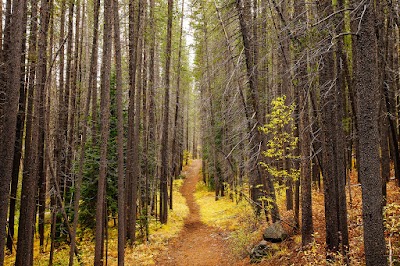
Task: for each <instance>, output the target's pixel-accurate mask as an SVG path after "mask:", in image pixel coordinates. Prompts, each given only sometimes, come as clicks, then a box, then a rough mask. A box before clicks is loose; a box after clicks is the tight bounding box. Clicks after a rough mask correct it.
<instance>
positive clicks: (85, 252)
mask: <svg viewBox="0 0 400 266" xmlns="http://www.w3.org/2000/svg"><path fill="white" fill-rule="evenodd" d="M183 181H184V180H182V179H179V180H175V181H174V192H173V193H174V194H173V196H174V209H173V210H172V211H170V212H169V216H168V224H166V225H162V224H161V223H160V222H158V221H156V220H154V219H153V220H151V221H150V225H149V231H150V237H149V241H148V242H143V241H142V242H138V243H136V245H135V246H134V247H127V248H126V249H125V264H126V265H154V264H155V261H154V258H155V256H157V255H158V254H159V253H160V252H162V251H163V250H165V249H166V246H167V243H168V241H169V239H171V238H173V237H175V236H177V235H178V234H179V232H180V231H181V229H182V228H183V225H184V219H185V217H187V215H188V214H189V208H188V206H187V204H186V199H185V198H184V197H183V196H182V194H181V193H180V192H179V188H180V187H181V186H182V184H183ZM47 235H49V229H47ZM78 238H80V239H78V242H79V243H78V248H79V251H80V253H81V263H82V265H93V259H94V238H93V235H92V234H91V233H90V232H86V233H83V235H81V236H79V237H78ZM34 245H35V249H34V265H39V266H40V265H48V262H49V253H50V240H49V239H48V240H47V241H46V244H45V247H44V250H43V252H40V251H39V240H38V239H37V238H35V243H34ZM106 246H107V247H106V250H107V256H106V257H107V264H108V265H117V263H118V231H117V227H116V226H114V223H113V222H110V225H109V229H108V241H107V244H106ZM75 261H76V262H77V260H76V258H75ZM14 262H15V254H11V255H7V256H6V259H5V265H7V266H11V265H14ZM68 262H69V246H68V245H66V244H64V245H61V246H60V247H58V248H57V249H56V250H55V252H54V261H53V265H59V266H64V265H68ZM75 264H76V265H78V264H77V263H75Z"/></svg>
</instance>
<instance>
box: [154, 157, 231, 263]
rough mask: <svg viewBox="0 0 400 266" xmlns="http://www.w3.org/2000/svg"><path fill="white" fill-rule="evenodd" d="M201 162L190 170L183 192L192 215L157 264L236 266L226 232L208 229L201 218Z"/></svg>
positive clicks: (195, 161) (196, 163)
mask: <svg viewBox="0 0 400 266" xmlns="http://www.w3.org/2000/svg"><path fill="white" fill-rule="evenodd" d="M200 170H201V160H194V161H193V162H192V164H191V165H190V166H189V167H188V169H187V173H186V179H185V182H184V183H183V185H182V187H181V193H182V195H183V196H184V197H185V198H186V202H187V204H188V206H189V211H190V213H189V215H188V217H187V218H186V219H185V225H184V228H183V230H182V232H181V233H180V234H179V235H178V237H176V238H174V239H173V240H171V242H170V243H169V244H168V248H167V250H166V251H165V252H164V253H163V254H161V255H160V256H159V257H158V258H157V259H156V265H177V266H186V265H187V266H225V265H234V264H235V263H234V259H233V258H232V255H230V252H229V248H228V243H227V242H226V240H224V239H223V237H224V236H223V234H222V232H220V231H218V230H217V229H215V228H213V227H210V226H207V225H206V224H204V223H203V222H202V221H201V219H200V211H199V206H198V204H197V203H196V201H195V198H194V195H193V194H194V192H195V190H196V184H197V182H199V181H200V178H201V177H200Z"/></svg>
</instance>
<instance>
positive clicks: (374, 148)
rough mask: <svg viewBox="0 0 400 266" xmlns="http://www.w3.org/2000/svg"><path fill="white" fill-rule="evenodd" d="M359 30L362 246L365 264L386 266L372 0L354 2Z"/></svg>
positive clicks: (357, 77) (357, 76)
mask: <svg viewBox="0 0 400 266" xmlns="http://www.w3.org/2000/svg"><path fill="white" fill-rule="evenodd" d="M353 4H354V6H356V7H358V9H357V12H356V14H355V15H356V17H357V18H362V19H361V20H360V21H359V32H358V35H357V36H355V37H354V46H355V51H356V53H355V57H354V62H355V64H356V68H355V73H354V79H355V87H356V92H357V111H358V113H357V128H358V138H359V150H360V151H359V158H358V160H359V165H360V168H359V178H360V180H361V188H362V202H363V207H362V211H363V224H364V249H365V258H366V264H367V265H368V266H372V265H373V266H375V265H387V259H386V256H385V254H386V245H385V239H384V228H383V218H382V200H383V198H382V189H381V187H382V185H381V184H382V180H381V177H380V176H381V175H380V167H379V149H378V143H379V134H378V123H377V121H378V119H377V115H378V114H379V107H378V105H379V100H378V97H379V90H378V88H379V84H378V81H379V80H378V73H377V69H378V65H377V62H378V61H377V52H376V51H377V39H376V35H375V16H374V5H373V4H374V2H373V1H368V2H364V1H354V2H353Z"/></svg>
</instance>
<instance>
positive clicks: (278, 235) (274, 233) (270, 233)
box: [263, 222, 288, 243]
mask: <svg viewBox="0 0 400 266" xmlns="http://www.w3.org/2000/svg"><path fill="white" fill-rule="evenodd" d="M263 237H264V240H266V241H269V242H272V243H278V242H282V241H283V240H285V239H286V238H287V237H288V234H287V233H286V231H285V229H283V227H282V224H281V223H280V222H276V223H273V224H272V225H270V226H269V227H267V229H265V231H264V234H263Z"/></svg>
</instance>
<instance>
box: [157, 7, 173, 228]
mask: <svg viewBox="0 0 400 266" xmlns="http://www.w3.org/2000/svg"><path fill="white" fill-rule="evenodd" d="M173 4H174V2H173V0H168V23H167V43H166V44H167V45H166V48H165V56H166V60H165V69H164V71H165V74H164V75H165V76H164V78H165V91H164V112H163V114H164V115H163V133H162V139H161V177H160V178H161V180H160V221H161V223H163V224H166V223H167V221H168V206H167V205H168V186H167V183H168V143H169V140H168V139H169V138H168V133H169V128H168V124H169V91H170V65H171V46H172V9H173Z"/></svg>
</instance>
